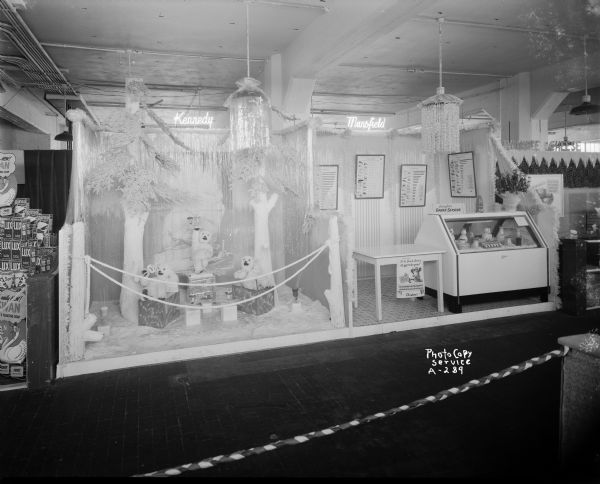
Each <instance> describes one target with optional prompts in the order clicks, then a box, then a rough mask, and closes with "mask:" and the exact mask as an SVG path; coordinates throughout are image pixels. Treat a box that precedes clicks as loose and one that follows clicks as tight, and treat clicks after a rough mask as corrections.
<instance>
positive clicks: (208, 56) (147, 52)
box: [40, 42, 265, 62]
mask: <svg viewBox="0 0 600 484" xmlns="http://www.w3.org/2000/svg"><path fill="white" fill-rule="evenodd" d="M40 45H42V46H43V47H51V48H59V49H78V50H93V51H97V52H110V53H113V54H128V53H131V54H144V55H156V56H167V57H188V58H190V59H210V60H235V61H244V62H246V60H247V59H246V58H245V57H235V56H225V55H212V54H194V53H186V52H168V51H157V50H141V49H119V48H111V47H97V46H94V45H80V44H58V43H56V42H41V44H40ZM264 61H265V60H264V59H260V58H254V59H250V62H264Z"/></svg>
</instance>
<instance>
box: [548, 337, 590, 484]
mask: <svg viewBox="0 0 600 484" xmlns="http://www.w3.org/2000/svg"><path fill="white" fill-rule="evenodd" d="M586 337H588V338H589V335H583V334H580V335H574V336H565V337H562V338H559V339H558V343H559V344H561V345H563V346H567V347H569V348H570V351H569V352H568V353H567V355H566V356H565V357H564V358H563V363H562V389H561V405H560V444H561V466H562V468H563V469H564V470H568V472H569V475H571V473H572V471H575V472H577V473H581V474H582V475H586V476H592V475H594V476H596V477H597V478H600V463H599V462H598V461H597V460H596V459H595V456H596V455H597V454H598V453H600V411H599V409H600V349H596V350H593V351H589V352H587V351H583V349H582V348H581V346H580V345H581V343H582V342H584V341H585V339H586ZM590 482H591V481H590ZM599 482H600V481H599Z"/></svg>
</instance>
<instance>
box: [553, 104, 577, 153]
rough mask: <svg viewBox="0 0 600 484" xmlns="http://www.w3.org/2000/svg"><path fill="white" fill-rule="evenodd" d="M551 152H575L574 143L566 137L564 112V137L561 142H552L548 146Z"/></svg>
mask: <svg viewBox="0 0 600 484" xmlns="http://www.w3.org/2000/svg"><path fill="white" fill-rule="evenodd" d="M550 150H551V151H575V143H573V141H569V138H568V137H567V111H565V135H564V137H563V139H562V141H554V142H552V144H551V146H550Z"/></svg>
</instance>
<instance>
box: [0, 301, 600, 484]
mask: <svg viewBox="0 0 600 484" xmlns="http://www.w3.org/2000/svg"><path fill="white" fill-rule="evenodd" d="M599 325H600V311H589V312H588V313H586V315H585V316H583V317H574V316H569V315H566V314H563V313H560V312H549V313H538V314H532V315H526V316H519V317H510V318H502V319H493V320H488V321H480V322H472V323H464V324H459V325H449V326H440V327H435V328H428V329H419V330H412V331H402V332H397V333H389V334H384V335H379V336H369V337H364V338H355V339H346V340H340V341H330V342H326V343H317V344H312V345H307V346H296V347H289V348H281V349H276V350H269V351H260V352H253V353H244V354H238V355H231V356H224V357H215V358H205V359H202V360H192V361H186V362H179V363H171V364H161V365H156V366H148V367H141V368H132V369H127V370H116V371H110V372H105V373H101V374H93V375H84V376H78V377H72V378H67V379H62V380H58V381H56V382H55V383H54V384H53V385H51V386H48V387H47V388H44V389H39V390H15V391H7V392H0V408H1V409H2V417H3V425H2V438H1V439H0V476H2V477H6V476H130V475H134V474H138V473H144V472H150V471H154V470H159V469H163V468H167V467H172V466H178V465H182V464H186V463H189V462H194V461H199V460H202V459H204V458H208V457H212V456H216V455H219V454H227V453H231V452H233V451H236V450H242V449H246V448H248V447H251V446H258V445H264V444H268V443H269V442H272V441H274V440H277V439H284V438H288V437H293V436H295V435H300V434H303V433H307V432H310V431H314V430H319V429H323V428H325V427H329V426H332V425H335V424H340V423H343V422H346V421H348V420H350V419H353V418H357V417H361V416H362V417H364V416H367V415H370V414H373V413H376V412H379V411H385V410H387V409H389V408H392V407H396V406H399V405H403V404H408V403H410V402H412V401H413V400H415V399H419V398H423V397H426V396H428V395H432V394H435V393H436V392H439V391H441V390H444V389H447V388H450V387H452V386H457V385H460V384H462V383H465V382H467V381H469V380H471V379H474V378H478V377H482V376H485V375H488V374H490V373H492V372H494V371H498V370H501V369H504V368H506V367H509V366H511V365H513V364H517V363H519V362H521V361H524V360H526V359H529V358H531V357H535V356H538V355H540V354H543V353H545V352H547V351H550V350H553V349H557V348H558V344H557V338H558V337H559V336H563V335H569V334H578V333H583V332H586V331H588V330H589V329H592V328H594V327H598V326H599ZM427 349H433V350H435V351H441V350H443V349H447V350H451V349H460V350H468V351H470V352H472V357H471V362H470V365H467V366H465V367H464V373H463V374H437V375H431V374H429V373H428V369H429V368H430V362H429V360H428V359H427V358H426V350H427ZM560 366H561V364H560V361H559V360H558V359H556V360H551V361H550V362H548V363H546V364H544V365H541V366H536V367H534V368H532V369H530V370H528V371H526V372H524V373H521V374H519V375H515V376H510V377H508V378H506V379H504V380H501V381H498V382H494V383H491V384H490V385H487V386H485V387H482V388H477V389H474V390H472V391H469V392H466V393H463V394H460V395H457V396H455V397H451V398H449V399H447V400H444V401H443V402H439V403H435V404H431V405H426V406H424V407H421V408H417V409H415V410H412V411H410V412H406V413H402V414H399V415H395V416H392V417H388V418H385V419H381V420H378V421H375V422H371V423H369V424H365V425H361V426H358V427H356V428H352V429H349V430H344V431H340V432H338V433H336V434H334V435H332V436H329V437H324V438H319V439H316V440H311V441H309V442H307V443H305V444H300V445H295V446H290V447H284V448H282V449H279V450H276V451H272V452H267V453H265V454H262V455H260V456H253V457H248V458H247V459H243V460H241V461H239V462H235V463H227V464H222V465H218V466H216V467H214V468H212V469H206V470H202V471H195V472H189V473H187V474H186V475H190V476H194V477H202V478H205V477H217V476H218V477H226V476H238V477H239V476H248V477H269V476H271V477H272V476H284V477H286V476H289V477H367V476H374V477H400V478H402V477H461V476H469V477H473V476H478V477H484V478H499V477H501V478H516V477H520V478H523V477H525V478H526V480H527V479H529V480H531V479H535V480H539V479H542V478H543V479H550V478H556V477H557V476H560V475H561V474H560V468H559V464H558V462H559V460H558V452H557V449H558V448H559V446H558V422H559V395H560V385H561V380H560ZM598 453H600V447H599V449H598ZM593 465H594V463H590V466H591V467H590V468H589V469H587V468H585V469H584V467H578V468H577V469H568V470H567V471H568V475H569V477H570V478H573V476H574V475H576V474H577V473H578V472H579V473H583V472H584V470H585V472H588V473H593V472H598V474H597V476H600V469H599V468H598V467H597V463H596V464H595V465H596V468H595V470H594V468H593ZM590 475H591V474H590ZM563 482H574V481H572V480H564V479H563ZM590 482H592V481H590Z"/></svg>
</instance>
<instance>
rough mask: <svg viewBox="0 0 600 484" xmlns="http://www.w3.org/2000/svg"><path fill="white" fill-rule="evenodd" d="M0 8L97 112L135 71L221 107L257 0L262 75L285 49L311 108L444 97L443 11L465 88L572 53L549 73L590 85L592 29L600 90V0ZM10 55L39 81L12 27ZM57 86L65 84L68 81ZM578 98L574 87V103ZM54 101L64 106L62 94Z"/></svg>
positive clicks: (129, 2) (66, 2)
mask: <svg viewBox="0 0 600 484" xmlns="http://www.w3.org/2000/svg"><path fill="white" fill-rule="evenodd" d="M0 4H2V5H5V4H10V5H12V8H15V9H16V12H17V13H18V15H19V16H20V17H21V19H22V20H23V22H24V23H25V25H26V26H27V27H28V29H29V30H30V32H31V34H32V35H33V37H35V39H37V41H38V42H39V45H40V46H41V47H42V48H43V49H44V50H45V51H46V52H47V54H48V55H49V57H50V58H51V59H52V61H53V62H54V64H55V65H56V66H57V67H58V68H59V69H61V72H62V73H63V75H64V77H65V78H66V80H67V81H68V82H69V83H70V84H71V86H72V87H73V89H74V91H75V92H76V93H78V94H81V96H82V97H83V99H84V100H85V101H86V103H87V104H88V105H89V109H90V110H92V111H94V110H95V109H100V108H101V107H102V106H112V105H114V104H115V103H117V104H118V103H122V102H123V87H124V83H125V78H126V77H128V76H133V77H141V78H143V79H144V81H145V83H146V84H147V85H148V86H150V87H151V88H153V89H152V97H151V98H150V99H149V102H153V101H155V100H160V99H162V103H161V105H159V106H162V107H169V106H171V107H173V108H174V109H176V108H177V107H183V108H187V107H189V106H190V104H193V107H196V106H197V107H198V108H200V107H202V108H214V109H217V108H221V109H222V106H223V102H224V101H225V99H226V98H227V96H228V95H229V94H230V93H231V92H233V91H234V90H235V81H236V80H238V79H240V78H242V77H245V76H246V66H247V61H246V47H247V44H246V33H247V32H246V5H248V9H249V18H250V23H249V26H250V29H249V30H250V35H249V36H250V44H249V48H250V75H251V76H252V77H256V78H258V79H262V78H263V76H264V70H265V65H266V61H267V60H268V59H269V57H270V56H271V55H273V54H277V53H281V54H282V59H283V64H284V74H285V73H288V74H290V75H293V76H296V77H308V76H312V77H313V78H314V79H315V88H314V92H313V96H312V102H311V105H312V110H313V112H314V113H316V114H319V113H338V112H339V113H353V112H359V113H369V114H392V113H396V112H398V111H401V110H403V109H406V108H409V107H412V106H414V105H415V104H416V103H417V102H418V101H420V100H422V99H424V98H426V97H428V96H430V95H432V94H434V93H435V89H436V87H437V85H438V22H437V18H439V17H443V18H444V19H445V22H444V24H443V40H444V43H443V59H444V64H443V68H444V76H443V84H444V86H445V88H446V92H449V93H453V94H460V93H461V92H464V91H466V90H470V89H473V88H477V87H480V86H483V85H486V84H490V83H494V82H500V80H502V79H505V78H508V77H511V76H513V75H515V74H517V73H519V72H523V71H531V70H535V69H538V68H542V67H544V66H548V65H553V64H556V63H557V61H565V60H569V59H578V60H577V62H578V63H576V64H570V65H569V72H568V73H565V72H561V69H560V68H556V69H554V70H551V71H549V74H548V76H549V77H552V78H553V80H552V82H554V84H555V88H556V89H557V90H571V91H581V90H582V89H583V85H584V81H583V68H582V64H581V59H582V53H583V45H582V41H581V36H582V35H583V34H586V35H588V36H589V38H588V41H587V49H588V54H589V57H588V60H589V67H590V68H589V70H588V83H589V87H590V88H592V87H597V86H600V69H599V68H598V65H599V64H600V62H599V61H598V59H599V52H600V1H599V0H566V1H565V0H439V1H434V0H398V1H396V0H254V1H250V2H248V3H246V2H244V1H242V0H168V1H165V0H162V1H161V0H101V1H100V0H0ZM5 14H6V10H4V11H2V12H0V22H6V19H5V18H3V17H4V15H5ZM0 26H2V24H0ZM557 33H558V35H557ZM0 55H1V57H0V69H1V72H0V73H4V74H5V75H9V76H10V77H11V78H12V79H14V80H15V81H17V82H18V83H21V84H24V85H28V84H29V85H31V83H32V78H31V76H29V77H28V76H27V75H26V73H25V72H24V69H23V68H22V67H20V66H19V64H18V62H17V61H16V60H15V58H16V57H23V56H24V53H23V49H22V48H19V46H17V45H15V43H14V42H13V41H12V40H11V38H10V36H8V35H7V34H6V31H3V30H1V29H0ZM7 56H8V57H7ZM574 66H575V67H578V68H573V67H574ZM0 79H1V78H0ZM284 81H285V75H284ZM45 89H46V91H48V92H51V91H52V89H49V88H48V87H47V86H46V87H45ZM53 91H54V93H59V92H61V88H60V86H59V87H58V88H57V87H55V88H54V89H53ZM580 96H581V93H580V92H577V94H575V98H576V99H577V98H580ZM593 101H594V102H596V103H600V99H593ZM52 102H53V103H54V104H55V106H56V107H57V108H59V109H61V110H62V106H63V102H62V101H61V100H60V99H58V100H56V99H54V100H52ZM74 104H76V103H75V102H71V105H74ZM563 109H564V106H563ZM559 110H560V109H559Z"/></svg>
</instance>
